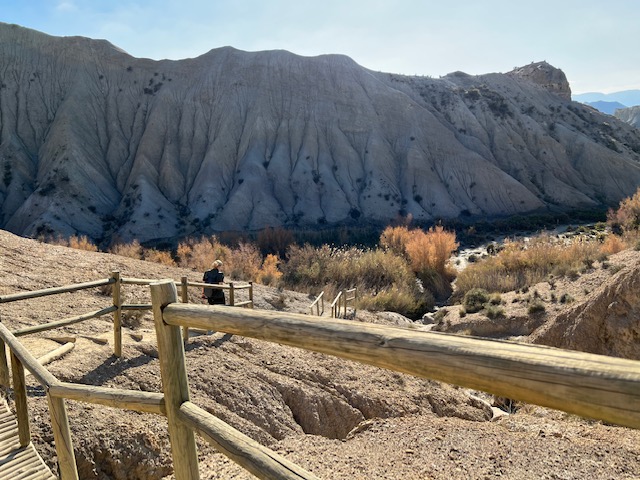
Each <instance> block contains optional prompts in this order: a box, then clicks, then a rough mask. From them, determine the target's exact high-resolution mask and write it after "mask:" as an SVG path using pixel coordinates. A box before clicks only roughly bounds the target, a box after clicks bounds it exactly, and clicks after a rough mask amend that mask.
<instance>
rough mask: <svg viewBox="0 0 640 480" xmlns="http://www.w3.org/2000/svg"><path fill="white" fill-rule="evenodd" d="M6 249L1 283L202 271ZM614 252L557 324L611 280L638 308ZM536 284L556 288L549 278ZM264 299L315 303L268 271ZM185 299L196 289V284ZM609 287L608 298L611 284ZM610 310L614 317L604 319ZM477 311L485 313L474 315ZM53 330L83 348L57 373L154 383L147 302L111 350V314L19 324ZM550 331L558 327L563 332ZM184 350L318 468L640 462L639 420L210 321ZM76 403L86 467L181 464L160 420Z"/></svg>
mask: <svg viewBox="0 0 640 480" xmlns="http://www.w3.org/2000/svg"><path fill="white" fill-rule="evenodd" d="M0 251H2V256H0V295H5V294H9V293H14V292H19V291H25V290H34V289H39V288H43V287H52V286H58V285H63V284H69V283H76V282H82V281H88V280H94V279H98V278H105V277H106V276H107V275H108V274H109V272H111V271H114V270H118V271H120V272H121V274H122V275H123V276H129V277H137V278H145V277H146V278H174V279H178V278H180V277H181V276H182V275H188V276H189V278H190V279H192V280H199V279H200V275H201V273H200V272H192V271H185V270H183V269H179V268H170V267H165V266H162V265H158V264H153V263H147V262H144V261H139V260H133V259H128V258H124V257H118V256H114V255H110V254H103V253H92V252H84V251H78V250H72V249H68V248H65V247H58V246H51V245H46V244H42V243H39V242H36V241H34V240H29V239H24V238H21V237H18V236H15V235H13V234H11V233H8V232H5V231H0ZM610 263H611V265H612V266H613V265H618V266H619V267H620V268H619V269H618V268H616V269H613V268H611V269H603V268H601V267H599V266H596V267H595V268H594V269H593V271H591V272H587V273H584V274H583V275H582V276H581V279H580V281H581V282H583V283H582V284H579V286H577V287H575V288H574V290H571V292H572V293H573V295H574V298H575V301H574V302H573V303H571V304H570V305H566V310H564V315H565V316H566V318H570V319H571V322H569V325H567V328H564V332H569V331H570V328H573V329H579V326H580V324H581V322H582V319H581V317H580V315H577V316H576V315H573V313H572V312H583V313H584V312H590V311H591V312H593V310H592V308H593V306H594V305H596V304H598V301H599V299H600V298H603V297H602V296H603V295H605V293H606V292H609V290H611V289H614V290H615V289H620V290H619V291H620V292H622V290H624V292H627V293H624V292H623V293H622V295H621V296H620V299H619V300H620V301H619V305H618V306H616V307H615V308H614V309H613V310H615V315H616V316H617V317H615V318H618V317H619V318H622V317H623V316H624V310H625V308H627V309H628V311H627V313H628V314H629V315H631V314H633V313H634V312H635V311H637V308H638V300H637V288H636V289H635V291H636V293H635V296H634V294H632V293H631V292H632V291H633V288H632V287H634V286H635V285H637V279H636V277H637V276H638V271H640V269H639V267H640V253H638V252H635V251H627V252H622V253H621V254H618V256H612V257H611V258H610ZM613 270H616V273H614V274H612V273H611V272H612V271H613ZM571 285H572V284H571V283H570V282H564V281H562V280H558V282H557V284H556V285H555V288H556V289H558V291H565V290H567V291H568V289H570V288H572V287H571ZM536 288H539V289H540V291H541V294H542V295H543V296H544V295H547V293H546V292H544V291H543V290H542V288H543V287H542V286H537V287H536ZM625 289H626V290H625ZM587 292H588V293H587ZM607 294H608V293H607ZM148 298H149V297H148V291H147V290H146V289H145V288H142V287H140V288H134V287H128V288H127V290H126V299H125V301H126V302H127V303H138V302H139V303H145V302H148ZM616 298H617V297H616ZM255 300H256V308H261V309H274V308H278V309H281V310H284V311H292V312H303V313H304V312H306V311H307V308H308V305H309V302H310V300H309V298H308V297H307V296H306V295H302V294H298V293H295V292H287V291H278V290H276V289H273V288H267V287H262V286H259V285H258V286H256V292H255ZM110 301H111V298H110V296H109V295H105V292H102V291H100V290H99V289H96V290H95V291H85V292H83V293H80V292H79V293H69V294H64V295H62V296H59V297H57V298H55V299H52V298H51V297H47V298H40V299H35V300H32V301H29V302H14V303H6V304H2V305H1V306H0V319H1V321H2V322H3V324H5V325H7V326H8V327H9V328H10V329H17V328H20V327H24V326H27V325H34V324H38V323H42V322H46V321H51V320H54V319H60V318H67V317H69V316H72V315H74V314H77V313H79V312H86V311H92V310H96V309H97V308H99V307H103V306H105V305H108V304H109V302H110ZM190 301H191V302H200V301H201V300H200V298H199V293H198V292H197V291H193V292H192V294H191V296H190ZM604 301H607V302H610V297H606V298H605V300H604ZM508 305H510V304H508ZM508 308H510V307H508ZM558 308H560V307H558ZM605 310H606V309H605ZM561 313H562V312H561V311H559V310H558V311H552V310H551V309H549V312H548V315H546V316H545V317H544V321H543V322H541V324H544V325H548V326H551V325H557V326H558V327H562V325H563V322H556V321H555V319H556V317H557V318H560V317H561ZM585 315H586V313H585ZM512 316H517V311H516V310H514V311H512V310H510V309H509V314H508V320H507V319H505V322H507V323H508V324H509V325H510V326H508V328H505V329H504V330H503V331H502V332H501V333H497V332H496V331H495V329H494V331H493V336H496V337H501V338H512V337H513V336H514V335H520V340H522V341H527V337H526V335H528V334H529V333H530V331H529V332H525V331H524V330H523V329H520V330H517V329H515V328H514V326H513V325H515V323H516V321H515V320H513V319H512V318H511V317H512ZM469 317H471V316H469ZM615 318H614V316H609V317H606V320H605V321H606V322H613V321H614V320H615ZM629 318H630V317H629ZM475 319H476V324H478V325H479V323H480V319H479V318H478V317H477V316H476V317H475ZM467 320H469V318H467ZM354 321H355V322H366V321H371V322H378V323H386V324H394V325H399V326H405V327H410V328H424V326H423V325H418V324H413V323H411V322H410V321H408V320H406V319H404V318H403V317H401V316H399V315H397V314H392V313H383V314H378V315H373V314H371V313H368V312H358V314H357V316H356V318H355V319H354ZM509 322H511V323H509ZM612 325H613V323H612ZM443 327H447V323H443ZM448 327H449V328H451V329H455V328H456V322H455V321H453V322H448ZM465 328H467V329H469V328H471V326H470V325H467V326H466V327H465ZM602 331H603V332H606V336H607V341H608V342H613V343H615V342H616V338H615V335H618V336H619V337H620V342H621V343H620V344H624V341H625V339H624V338H623V337H624V335H626V334H628V333H629V332H630V331H632V329H631V330H630V329H629V328H627V329H626V330H625V329H624V328H613V327H612V328H610V329H609V330H602ZM625 332H626V333H625ZM53 337H57V338H58V339H60V337H67V338H66V339H65V341H66V340H68V339H69V337H70V338H72V339H75V348H74V350H72V351H71V353H69V354H68V355H67V356H65V357H63V358H62V359H60V360H58V361H55V362H53V363H52V364H50V365H49V366H48V368H49V369H50V370H51V371H52V373H53V374H54V375H56V376H57V377H58V378H59V379H61V380H65V381H72V382H78V383H84V384H90V385H105V386H110V387H114V388H126V389H134V390H144V391H156V392H157V391H161V383H160V374H159V366H158V360H157V350H156V344H155V335H154V331H153V324H152V320H151V318H150V316H149V314H146V315H144V316H142V317H137V316H131V317H129V318H128V319H127V321H126V328H125V332H124V356H123V358H121V359H116V358H115V357H114V356H113V355H112V351H113V349H112V323H111V321H110V318H101V319H94V320H91V321H88V322H85V323H81V324H76V325H72V326H68V327H66V328H62V329H59V330H57V331H55V332H49V333H47V334H44V333H43V334H39V335H35V336H32V337H25V338H24V342H25V344H26V345H27V346H28V348H29V349H30V350H31V351H32V352H33V353H34V354H35V355H36V356H39V355H42V354H44V353H45V352H47V351H50V350H52V349H53V348H55V347H57V346H58V343H57V341H55V340H54V339H53ZM555 337H556V338H561V337H562V334H561V332H559V333H558V334H556V335H555ZM531 338H533V337H531ZM635 338H636V339H637V336H636V337H635ZM602 340H604V337H602ZM567 346H569V347H571V348H580V347H581V345H577V344H574V345H567ZM589 348H591V346H589ZM186 351H187V353H186V355H187V368H188V372H189V378H190V388H191V396H192V399H193V400H194V401H195V402H196V403H197V404H199V405H201V406H202V407H203V408H205V409H206V410H208V411H209V412H212V413H213V414H215V415H217V416H218V417H220V418H221V419H223V420H224V421H226V422H228V423H230V424H231V425H233V426H234V427H236V428H238V429H239V430H241V431H242V432H244V433H246V434H247V435H249V436H251V437H253V438H254V439H256V440H258V441H260V442H261V443H263V444H265V445H268V446H269V447H270V448H272V449H274V450H275V451H277V452H279V453H280V454H282V455H284V456H285V457H287V458H288V459H290V460H292V461H294V462H296V463H298V464H299V465H301V466H302V467H304V468H306V469H308V470H310V471H312V472H313V473H315V474H316V475H318V476H319V477H320V478H325V479H345V480H346V479H350V480H352V479H360V480H365V479H373V478H375V479H427V478H429V479H446V480H451V479H460V480H462V479H465V480H466V479H490V478H498V477H499V478H507V479H532V478H536V479H584V478H590V479H594V480H595V479H625V478H628V479H630V478H638V477H639V476H640V432H639V431H637V430H631V429H627V428H622V427H616V426H611V425H604V424H602V423H601V422H596V421H592V420H585V419H581V418H577V417H574V416H569V415H566V414H563V413H561V412H556V411H551V410H547V409H543V408H539V407H535V406H532V405H519V406H518V409H517V410H515V413H512V414H510V415H500V414H499V412H498V410H497V409H495V408H493V409H492V408H490V406H489V405H488V403H491V402H492V398H491V397H490V396H488V395H485V394H483V393H482V392H470V391H468V390H465V389H462V388H456V387H453V386H449V385H443V384H440V383H438V382H433V381H428V380H421V379H418V378H414V377H410V376H407V375H402V374H396V373H392V372H388V371H384V370H379V369H376V368H373V367H369V366H363V365H359V364H355V363H352V362H347V361H343V360H339V359H334V358H330V357H327V356H325V355H321V354H315V353H305V352H303V351H300V350H297V349H294V348H288V347H284V346H280V345H272V344H267V343H265V342H261V341H257V340H251V339H247V338H241V337H237V336H229V335H223V334H220V333H215V332H214V333H212V334H211V335H201V336H195V337H192V338H191V339H190V342H189V344H188V346H187V349H186ZM610 353H614V354H615V353H623V352H610ZM28 392H29V409H30V416H31V419H32V435H33V439H34V443H36V445H37V448H38V450H39V451H40V452H42V454H43V455H44V457H45V459H46V461H47V462H48V463H49V464H50V465H52V468H54V470H55V462H56V458H55V452H54V449H53V436H52V433H51V428H50V424H49V417H48V412H47V402H46V398H45V396H44V392H43V391H42V388H41V387H39V386H38V385H37V384H36V383H35V381H34V380H33V379H32V378H31V377H28ZM10 396H11V395H10ZM10 404H12V402H10ZM67 406H68V410H69V418H70V424H71V429H72V436H73V442H74V446H75V451H76V458H77V463H78V466H79V470H80V476H81V478H83V479H100V480H107V479H117V480H125V479H127V480H137V479H139V480H159V479H170V478H172V468H171V462H170V457H169V445H168V437H167V431H166V420H165V419H164V418H161V417H158V416H155V415H151V414H137V413H131V412H123V411H120V410H115V409H110V408H106V407H97V406H92V405H87V404H83V403H79V402H72V401H67ZM198 450H199V455H200V472H201V478H203V479H249V478H253V477H251V476H250V475H249V474H247V473H246V472H244V471H242V470H241V469H240V468H239V467H237V466H236V465H235V464H233V463H232V462H231V461H229V460H227V459H226V458H224V457H223V456H221V455H220V454H218V453H216V452H215V451H214V450H213V449H212V448H211V447H209V446H207V445H206V444H205V443H203V442H201V441H199V442H198Z"/></svg>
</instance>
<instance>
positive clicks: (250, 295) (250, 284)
mask: <svg viewBox="0 0 640 480" xmlns="http://www.w3.org/2000/svg"><path fill="white" fill-rule="evenodd" d="M249 301H250V302H251V308H253V282H249Z"/></svg>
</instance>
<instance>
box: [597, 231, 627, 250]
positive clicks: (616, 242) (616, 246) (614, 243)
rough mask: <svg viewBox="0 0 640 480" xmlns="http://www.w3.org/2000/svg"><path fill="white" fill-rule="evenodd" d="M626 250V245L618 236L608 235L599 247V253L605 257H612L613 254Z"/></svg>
mask: <svg viewBox="0 0 640 480" xmlns="http://www.w3.org/2000/svg"><path fill="white" fill-rule="evenodd" d="M626 248H627V243H626V242H625V240H624V239H623V238H622V237H620V236H619V235H615V234H610V235H607V238H605V239H604V242H602V245H601V246H600V251H601V252H602V253H604V254H607V255H613V254H614V253H618V252H621V251H622V250H624V249H626Z"/></svg>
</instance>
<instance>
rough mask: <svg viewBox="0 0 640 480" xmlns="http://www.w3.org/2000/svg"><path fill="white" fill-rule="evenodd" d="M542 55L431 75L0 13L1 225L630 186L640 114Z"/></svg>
mask: <svg viewBox="0 0 640 480" xmlns="http://www.w3.org/2000/svg"><path fill="white" fill-rule="evenodd" d="M543 67H544V68H539V69H537V70H535V71H534V72H528V71H525V70H526V69H527V67H523V69H519V70H522V71H518V72H511V73H510V74H505V75H501V74H489V75H482V76H469V75H466V74H464V73H460V72H456V73H453V74H450V75H447V76H446V77H443V78H441V79H431V78H422V77H407V76H400V75H392V74H386V73H378V72H372V71H370V70H367V69H365V68H362V67H360V66H359V65H357V64H356V63H354V62H353V61H352V60H351V59H349V58H347V57H344V56H339V55H325V56H319V57H313V58H306V57H300V56H296V55H293V54H291V53H288V52H284V51H271V52H259V53H247V52H242V51H238V50H235V49H233V48H229V47H226V48H221V49H216V50H212V51H211V52H209V53H207V54H205V55H202V56H200V57H198V58H194V59H187V60H181V61H168V60H165V61H152V60H148V59H137V58H133V57H131V56H129V55H127V54H126V53H124V52H122V51H121V50H119V49H117V48H115V47H114V46H112V45H111V44H109V43H108V42H105V41H96V40H90V39H86V38H79V37H72V38H56V37H50V36H47V35H44V34H41V33H38V32H35V31H32V30H28V29H24V28H21V27H18V26H14V25H6V24H0V75H1V82H2V83H1V85H0V87H1V88H0V202H1V207H0V228H4V229H7V230H10V231H13V232H15V233H19V234H22V235H38V234H42V233H45V234H46V233H50V232H56V233H62V234H71V233H81V234H88V235H89V236H91V237H93V238H96V239H103V240H105V239H106V240H109V239H114V238H117V239H122V240H130V239H132V238H138V239H139V240H140V241H147V240H154V239H163V238H175V237H180V236H185V235H197V234H202V233H204V234H210V233H214V232H218V231H224V230H256V229H261V228H264V227H267V226H289V227H293V226H300V227H311V228H313V227H324V226H328V225H333V224H335V225H339V224H348V225H351V224H361V223H371V222H376V223H379V224H385V223H387V222H389V221H391V220H393V219H395V218H397V217H398V215H407V214H411V215H412V216H413V217H414V218H415V219H417V220H421V221H425V222H429V221H434V220H437V219H440V218H455V217H458V216H465V217H467V216H474V215H477V216H483V217H486V216H494V215H509V214H515V213H524V212H531V211H534V210H538V209H547V208H551V209H556V210H557V209H563V208H575V207H580V208H582V207H589V206H595V205H600V204H614V203H615V202H617V201H619V200H620V199H621V198H624V197H625V196H628V195H630V194H631V193H633V192H634V191H635V190H636V188H637V187H638V185H640V166H639V164H638V160H639V159H640V156H639V155H638V153H640V133H639V132H638V131H637V129H634V128H633V127H631V126H629V125H627V124H625V123H623V122H618V121H616V120H615V119H612V118H611V117H610V116H606V115H602V114H599V113H598V112H594V111H593V110H592V109H589V108H588V107H585V106H583V105H580V104H578V103H573V102H570V101H569V100H568V97H567V92H570V90H569V86H568V84H567V83H566V78H565V77H564V74H563V73H562V72H561V71H560V70H557V69H554V68H553V67H551V66H549V65H544V66H543ZM541 72H542V73H541Z"/></svg>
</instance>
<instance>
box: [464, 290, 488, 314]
mask: <svg viewBox="0 0 640 480" xmlns="http://www.w3.org/2000/svg"><path fill="white" fill-rule="evenodd" d="M488 301H489V294H488V293H487V291H486V290H485V289H483V288H472V289H471V290H469V291H468V292H467V293H466V294H465V295H464V299H463V301H462V305H464V308H465V310H466V311H467V313H476V312H479V311H480V310H482V309H483V308H484V306H485V304H486V303H487V302H488Z"/></svg>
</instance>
